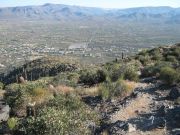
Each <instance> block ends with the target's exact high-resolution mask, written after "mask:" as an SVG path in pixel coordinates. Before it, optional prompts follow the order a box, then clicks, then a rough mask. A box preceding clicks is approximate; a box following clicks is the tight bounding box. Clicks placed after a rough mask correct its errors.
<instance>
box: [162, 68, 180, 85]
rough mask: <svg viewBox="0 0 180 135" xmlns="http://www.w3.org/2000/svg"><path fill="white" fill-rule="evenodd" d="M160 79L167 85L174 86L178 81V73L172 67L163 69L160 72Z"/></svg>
mask: <svg viewBox="0 0 180 135" xmlns="http://www.w3.org/2000/svg"><path fill="white" fill-rule="evenodd" d="M160 79H161V80H163V81H164V82H165V83H166V84H168V85H172V84H174V83H175V82H176V81H177V80H178V73H177V72H176V70H175V69H173V68H171V67H163V68H161V71H160Z"/></svg>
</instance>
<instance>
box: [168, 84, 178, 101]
mask: <svg viewBox="0 0 180 135" xmlns="http://www.w3.org/2000/svg"><path fill="white" fill-rule="evenodd" d="M179 96H180V87H178V86H176V87H174V88H172V89H171V91H170V92H169V98H170V99H171V100H174V99H177V98H178V97H179Z"/></svg>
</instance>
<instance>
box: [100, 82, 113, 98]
mask: <svg viewBox="0 0 180 135" xmlns="http://www.w3.org/2000/svg"><path fill="white" fill-rule="evenodd" d="M113 90H114V89H113V83H112V82H109V81H107V82H105V83H103V84H101V85H100V86H99V95H100V96H101V97H102V99H103V100H106V99H110V98H111V97H112V96H113Z"/></svg>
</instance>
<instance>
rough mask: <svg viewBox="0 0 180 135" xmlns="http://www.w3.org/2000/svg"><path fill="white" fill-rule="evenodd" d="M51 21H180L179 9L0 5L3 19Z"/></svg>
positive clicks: (0, 15)
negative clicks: (2, 6) (3, 6)
mask: <svg viewBox="0 0 180 135" xmlns="http://www.w3.org/2000/svg"><path fill="white" fill-rule="evenodd" d="M12 19H13V20H37V21H38V20H50V21H80V20H81V21H83V20H86V21H91V20H99V19H100V20H107V19H108V20H115V21H126V20H128V21H140V22H142V21H147V22H165V23H180V8H172V7H138V8H128V9H102V8H94V7H80V6H69V5H61V4H45V5H41V6H24V7H5V8H0V20H12Z"/></svg>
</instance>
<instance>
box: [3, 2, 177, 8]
mask: <svg viewBox="0 0 180 135" xmlns="http://www.w3.org/2000/svg"><path fill="white" fill-rule="evenodd" d="M44 3H59V4H68V5H80V6H88V7H102V8H129V7H142V6H171V7H180V0H0V7H11V6H24V5H42V4H44Z"/></svg>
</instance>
